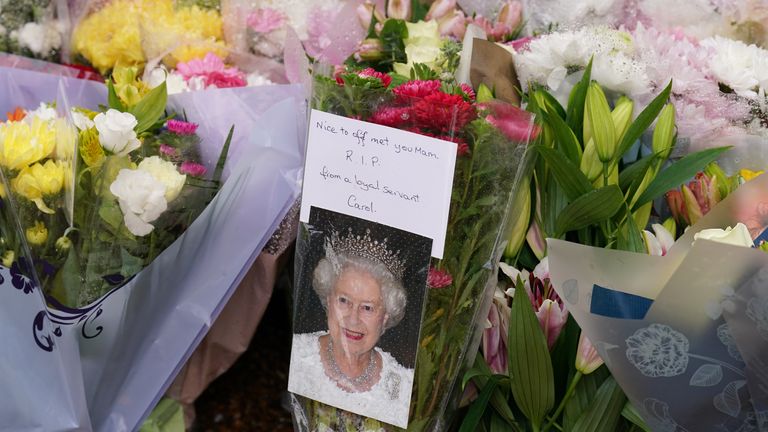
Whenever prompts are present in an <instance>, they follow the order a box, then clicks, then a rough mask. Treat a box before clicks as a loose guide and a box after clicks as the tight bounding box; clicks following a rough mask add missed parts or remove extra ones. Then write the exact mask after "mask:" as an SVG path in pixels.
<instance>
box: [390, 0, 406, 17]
mask: <svg viewBox="0 0 768 432" xmlns="http://www.w3.org/2000/svg"><path fill="white" fill-rule="evenodd" d="M387 16H388V17H389V18H395V19H401V20H406V21H408V20H409V19H411V0H389V2H387Z"/></svg>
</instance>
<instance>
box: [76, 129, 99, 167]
mask: <svg viewBox="0 0 768 432" xmlns="http://www.w3.org/2000/svg"><path fill="white" fill-rule="evenodd" d="M79 148H80V157H82V158H83V162H85V164H86V165H88V166H89V167H92V166H98V165H101V163H102V162H103V161H104V157H105V155H104V149H103V148H102V147H101V143H100V142H99V132H98V131H97V130H96V128H90V129H85V130H83V131H80V145H79Z"/></svg>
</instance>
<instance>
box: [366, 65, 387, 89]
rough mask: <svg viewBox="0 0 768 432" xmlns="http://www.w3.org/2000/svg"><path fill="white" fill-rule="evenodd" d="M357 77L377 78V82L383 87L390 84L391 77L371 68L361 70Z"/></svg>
mask: <svg viewBox="0 0 768 432" xmlns="http://www.w3.org/2000/svg"><path fill="white" fill-rule="evenodd" d="M357 75H358V76H361V77H363V78H377V79H378V80H379V81H381V85H382V86H384V87H389V85H390V84H391V83H392V77H390V76H389V75H387V74H385V73H381V72H379V71H377V70H375V69H373V68H367V69H363V70H361V71H360V72H358V73H357Z"/></svg>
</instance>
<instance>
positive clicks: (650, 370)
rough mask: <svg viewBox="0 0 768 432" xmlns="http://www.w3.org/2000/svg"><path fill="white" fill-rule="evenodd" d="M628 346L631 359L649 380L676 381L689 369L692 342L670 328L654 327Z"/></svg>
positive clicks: (635, 336) (637, 335)
mask: <svg viewBox="0 0 768 432" xmlns="http://www.w3.org/2000/svg"><path fill="white" fill-rule="evenodd" d="M626 343H627V359H628V360H629V362H630V363H632V364H633V365H634V366H635V367H636V368H637V370H639V371H640V373H642V374H643V375H645V376H647V377H652V378H656V377H673V376H677V375H680V374H682V373H684V372H685V370H686V369H687V368H688V349H689V347H690V345H689V343H688V338H686V337H685V335H683V334H682V333H680V332H678V331H676V330H675V329H673V328H672V327H670V326H667V325H663V324H651V325H650V326H648V327H645V328H641V329H639V330H637V331H636V332H635V334H633V335H632V336H630V337H629V338H627V341H626Z"/></svg>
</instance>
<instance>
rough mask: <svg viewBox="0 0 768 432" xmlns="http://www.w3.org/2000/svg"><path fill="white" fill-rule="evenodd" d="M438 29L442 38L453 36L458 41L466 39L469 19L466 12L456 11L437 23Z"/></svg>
mask: <svg viewBox="0 0 768 432" xmlns="http://www.w3.org/2000/svg"><path fill="white" fill-rule="evenodd" d="M437 23H438V25H437V29H438V30H439V31H440V35H441V36H453V37H455V38H456V39H458V40H462V39H464V34H465V33H466V32H467V17H466V16H464V12H462V11H460V10H455V11H453V12H452V13H451V14H448V15H446V16H444V17H443V18H441V19H439V20H438V21H437Z"/></svg>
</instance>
